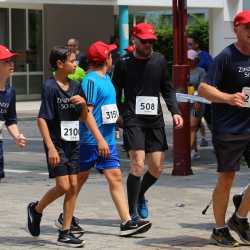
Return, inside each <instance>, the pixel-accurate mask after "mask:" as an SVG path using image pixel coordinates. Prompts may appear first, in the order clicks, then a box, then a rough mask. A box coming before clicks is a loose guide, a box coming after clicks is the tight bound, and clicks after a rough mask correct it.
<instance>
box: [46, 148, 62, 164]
mask: <svg viewBox="0 0 250 250" xmlns="http://www.w3.org/2000/svg"><path fill="white" fill-rule="evenodd" d="M48 158H49V165H50V166H52V167H56V166H57V165H58V164H59V163H60V156H59V154H58V152H57V150H56V148H55V147H54V146H53V147H50V148H49V149H48Z"/></svg>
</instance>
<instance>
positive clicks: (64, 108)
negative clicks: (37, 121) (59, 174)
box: [38, 78, 86, 146]
mask: <svg viewBox="0 0 250 250" xmlns="http://www.w3.org/2000/svg"><path fill="white" fill-rule="evenodd" d="M74 95H81V96H83V97H84V98H85V95H84V93H83V91H82V90H81V86H79V84H77V83H76V82H74V81H72V80H69V89H68V91H64V90H63V89H62V88H60V86H59V85H58V84H57V82H56V80H55V79H54V78H50V79H48V80H47V81H45V83H44V84H43V90H42V102H41V107H40V111H39V115H38V117H39V118H43V119H45V120H46V123H47V125H48V129H49V132H50V137H51V139H52V141H53V143H54V144H56V145H57V146H60V145H61V144H65V143H67V141H64V140H61V128H60V123H61V121H77V120H79V118H80V115H81V112H82V106H81V105H74V104H72V103H70V101H69V99H70V97H72V96H74ZM85 99H86V98H85Z"/></svg>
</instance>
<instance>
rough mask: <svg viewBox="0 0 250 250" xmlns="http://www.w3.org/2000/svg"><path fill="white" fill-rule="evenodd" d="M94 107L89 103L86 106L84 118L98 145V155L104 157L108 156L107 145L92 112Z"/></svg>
mask: <svg viewBox="0 0 250 250" xmlns="http://www.w3.org/2000/svg"><path fill="white" fill-rule="evenodd" d="M93 109H94V106H92V105H89V106H88V111H89V112H88V115H87V118H86V120H85V124H86V125H87V127H88V129H89V130H90V132H91V133H92V135H93V136H94V137H95V139H96V142H97V145H98V151H99V155H100V156H103V157H105V158H107V159H108V158H109V154H110V151H109V146H108V144H107V142H106V141H105V139H104V138H103V136H102V134H101V132H100V130H99V128H98V126H97V124H96V120H95V118H94V116H93V114H92V112H93Z"/></svg>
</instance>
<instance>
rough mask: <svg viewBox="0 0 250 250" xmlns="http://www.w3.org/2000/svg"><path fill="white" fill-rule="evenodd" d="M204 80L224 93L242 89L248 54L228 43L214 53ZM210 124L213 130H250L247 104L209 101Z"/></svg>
mask: <svg viewBox="0 0 250 250" xmlns="http://www.w3.org/2000/svg"><path fill="white" fill-rule="evenodd" d="M204 82H205V83H207V84H210V85H213V86H215V87H216V88H217V89H218V90H220V91H222V92H225V93H229V94H234V93H236V92H242V88H243V87H250V56H247V55H244V54H242V53H241V52H240V51H239V50H238V49H237V48H236V47H235V45H234V44H231V45H229V46H228V47H226V48H225V49H224V50H223V51H222V52H221V53H220V54H219V55H218V56H216V57H215V59H214V62H213V63H212V65H211V67H210V68H209V71H208V74H207V76H206V77H205V79H204ZM212 126H213V131H214V132H215V133H220V134H250V108H239V107H236V106H231V105H229V104H225V103H213V104H212Z"/></svg>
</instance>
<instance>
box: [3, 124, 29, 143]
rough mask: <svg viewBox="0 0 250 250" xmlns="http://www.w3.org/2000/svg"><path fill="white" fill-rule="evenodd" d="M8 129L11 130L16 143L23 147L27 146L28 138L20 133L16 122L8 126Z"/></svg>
mask: <svg viewBox="0 0 250 250" xmlns="http://www.w3.org/2000/svg"><path fill="white" fill-rule="evenodd" d="M7 129H8V131H9V133H10V135H11V136H12V137H13V138H14V140H15V142H16V144H17V145H18V146H19V147H20V148H23V147H25V146H26V138H25V137H24V135H23V134H21V133H20V131H19V129H18V126H17V124H16V123H13V124H11V125H9V126H7Z"/></svg>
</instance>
